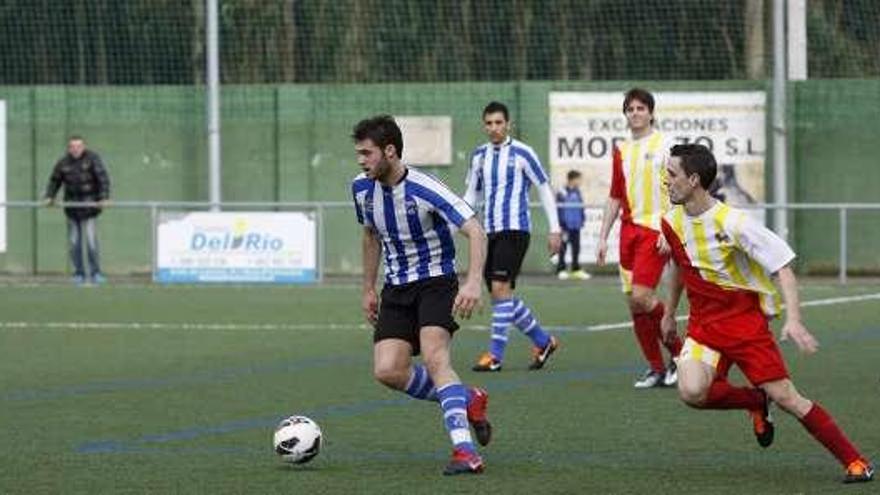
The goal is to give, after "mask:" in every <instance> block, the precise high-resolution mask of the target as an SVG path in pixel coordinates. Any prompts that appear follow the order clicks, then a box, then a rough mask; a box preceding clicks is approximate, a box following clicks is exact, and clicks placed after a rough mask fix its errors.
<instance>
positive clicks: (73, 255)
mask: <svg viewBox="0 0 880 495" xmlns="http://www.w3.org/2000/svg"><path fill="white" fill-rule="evenodd" d="M96 220H97V219H96V218H95V217H92V218H83V219H75V218H70V217H67V243H68V247H69V248H70V262H71V263H73V269H74V275H75V276H79V277H85V275H86V271H85V267H84V266H83V255H82V247H83V246H82V245H83V242H82V240H83V234H85V238H86V252H87V253H88V255H89V265H90V266H91V268H92V270H91V272H89V276H91V277H94V276H95V275H98V274H100V273H101V265H100V264H99V259H98V228H97V222H96Z"/></svg>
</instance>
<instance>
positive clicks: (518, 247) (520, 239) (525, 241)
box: [483, 230, 532, 292]
mask: <svg viewBox="0 0 880 495" xmlns="http://www.w3.org/2000/svg"><path fill="white" fill-rule="evenodd" d="M488 237H489V247H488V249H487V253H486V267H485V268H484V270H483V278H484V279H485V280H486V285H487V286H488V287H489V291H490V292H491V290H492V281H493V280H498V281H500V282H510V287H511V288H516V277H517V275H519V270H520V268H522V262H523V258H525V256H526V251H528V249H529V240H530V239H531V237H532V236H531V235H530V234H529V233H528V232H525V231H522V230H504V231H501V232H495V233H494V234H489V236H488Z"/></svg>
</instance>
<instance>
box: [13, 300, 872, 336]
mask: <svg viewBox="0 0 880 495" xmlns="http://www.w3.org/2000/svg"><path fill="white" fill-rule="evenodd" d="M872 300H880V293H874V294H861V295H858V296H843V297H832V298H827V299H816V300H814V301H805V302H802V303H801V307H812V306H831V305H836V304H848V303H856V302H863V301H872ZM686 319H687V316H686V315H680V316H677V317H676V320H678V321H684V320H686ZM631 326H632V322H631V321H624V322H620V323H601V324H597V325H584V326H550V325H548V326H547V327H546V328H547V329H548V330H551V331H558V332H603V331H607V330H620V329H624V328H630V327H631ZM370 328H371V327H369V326H368V325H366V324H363V323H194V322H190V323H175V322H136V321H135V322H75V321H47V322H39V321H0V329H3V330H17V329H28V330H30V329H48V330H109V329H113V330H118V329H126V330H236V331H241V330H250V331H253V330H257V331H259V330H263V331H273V330H352V329H361V330H368V329H370ZM462 328H464V329H467V330H483V331H485V330H488V329H489V326H487V325H463V326H462Z"/></svg>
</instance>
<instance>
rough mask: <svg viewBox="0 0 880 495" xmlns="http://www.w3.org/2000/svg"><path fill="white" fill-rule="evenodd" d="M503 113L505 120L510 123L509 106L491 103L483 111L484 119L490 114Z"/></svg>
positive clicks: (495, 102)
mask: <svg viewBox="0 0 880 495" xmlns="http://www.w3.org/2000/svg"><path fill="white" fill-rule="evenodd" d="M498 112H501V113H502V114H504V120H506V121H510V112H509V111H508V110H507V105H505V104H504V103H501V102H500V101H491V102H489V104H488V105H486V108H484V109H483V117H485V116H486V115H489V114H490V113H498Z"/></svg>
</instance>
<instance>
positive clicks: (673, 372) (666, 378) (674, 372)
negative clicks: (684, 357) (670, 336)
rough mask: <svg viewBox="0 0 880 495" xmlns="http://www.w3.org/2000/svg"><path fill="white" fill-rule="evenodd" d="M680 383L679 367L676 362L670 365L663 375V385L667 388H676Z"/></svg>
mask: <svg viewBox="0 0 880 495" xmlns="http://www.w3.org/2000/svg"><path fill="white" fill-rule="evenodd" d="M677 383H678V366H676V365H675V361H672V362H671V363H669V366H667V367H666V373H665V374H664V375H663V385H664V386H666V387H674V386H675V384H677Z"/></svg>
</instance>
